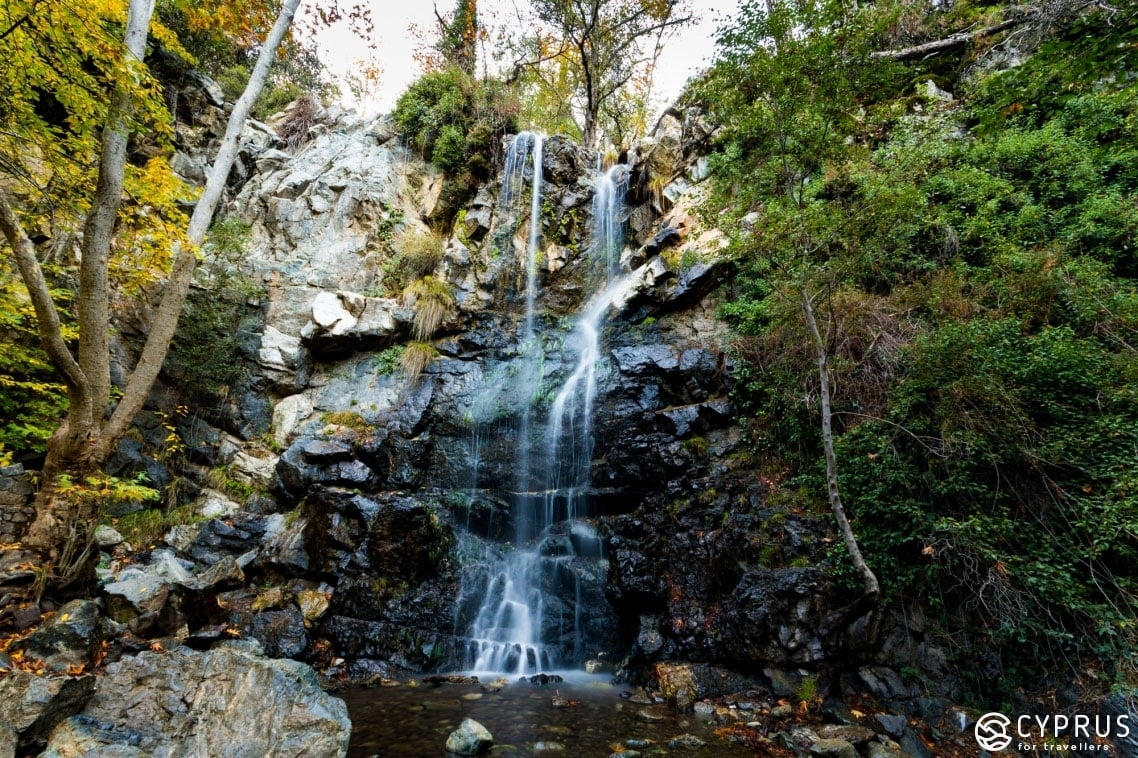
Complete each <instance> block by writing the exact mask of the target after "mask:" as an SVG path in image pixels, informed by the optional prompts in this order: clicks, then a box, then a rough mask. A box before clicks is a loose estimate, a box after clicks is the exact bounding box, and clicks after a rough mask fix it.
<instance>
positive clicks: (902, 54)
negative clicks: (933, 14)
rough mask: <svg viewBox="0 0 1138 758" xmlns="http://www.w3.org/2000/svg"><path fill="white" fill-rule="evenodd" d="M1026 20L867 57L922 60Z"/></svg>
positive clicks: (1005, 23)
mask: <svg viewBox="0 0 1138 758" xmlns="http://www.w3.org/2000/svg"><path fill="white" fill-rule="evenodd" d="M1027 19H1028V16H1027V15H1024V16H1021V17H1019V18H1013V19H1008V20H1007V21H1002V22H1000V23H998V24H995V25H994V26H987V27H985V28H983V29H977V30H976V31H974V32H958V33H957V34H952V35H949V36H948V37H945V38H944V39H938V40H933V41H932V42H925V43H924V44H921V45H914V46H913V47H903V48H901V49H900V50H878V51H877V52H874V53H870V54H869V57H870V58H871V59H874V60H893V61H907V60H911V59H913V58H922V57H924V56H926V55H929V54H931V53H936V52H939V51H941V50H944V49H946V48H949V47H956V46H957V45H964V44H967V43H969V42H972V41H974V40H978V39H980V38H981V37H988V36H991V35H993V34H998V33H999V32H1002V31H1004V30H1005V29H1011V28H1012V27H1013V26H1018V25H1020V24H1022V23H1023V22H1024V21H1026V20H1027Z"/></svg>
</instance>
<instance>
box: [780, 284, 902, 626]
mask: <svg viewBox="0 0 1138 758" xmlns="http://www.w3.org/2000/svg"><path fill="white" fill-rule="evenodd" d="M798 294H799V296H800V297H801V298H802V313H803V316H805V318H806V328H807V329H808V330H809V332H810V340H811V342H813V343H814V353H815V356H816V357H817V359H818V382H819V384H820V389H819V392H818V394H819V396H820V399H821V405H822V446H823V447H824V448H825V452H826V490H827V494H828V495H829V498H830V510H832V511H833V512H834V520H836V521H837V522H838V531H839V532H840V533H841V535H842V540H843V541H844V542H845V544H846V551H847V552H848V553H849V554H850V560H851V561H852V562H853V565H854V568H855V569H856V570H857V572H858V574H860V575H861V580H862V587H863V593H864V599H865V600H866V601H868V603H869V604H870V606H872V605H874V604H876V602H877V599H878V597H879V596H880V595H881V586H880V585H879V584H878V583H877V577H876V576H875V575H874V573H873V571H872V570H871V569H870V568H869V565H868V564H867V563H866V562H865V558H864V557H862V554H861V548H859V547H858V544H857V537H856V536H855V535H854V531H853V527H851V526H850V522H849V519H848V518H846V509H845V507H844V506H843V505H842V496H841V493H840V491H839V490H838V459H837V457H836V456H835V455H834V433H833V429H832V427H831V417H832V414H831V412H830V368H829V356H828V353H827V352H826V343H825V342H824V341H823V340H822V334H821V332H819V331H818V321H817V319H816V318H815V317H814V306H813V303H812V302H811V298H810V295H809V293H808V292H807V291H806V288H805V287H804V286H800V287H799V288H798Z"/></svg>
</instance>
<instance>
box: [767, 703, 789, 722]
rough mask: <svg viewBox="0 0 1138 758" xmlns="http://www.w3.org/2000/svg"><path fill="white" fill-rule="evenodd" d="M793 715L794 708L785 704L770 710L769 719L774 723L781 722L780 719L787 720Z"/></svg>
mask: <svg viewBox="0 0 1138 758" xmlns="http://www.w3.org/2000/svg"><path fill="white" fill-rule="evenodd" d="M793 715H794V707H793V706H790V705H787V704H785V703H784V704H782V705H776V706H775V707H774V708H771V718H772V719H775V720H776V721H781V720H782V719H788V718H790V717H791V716H793Z"/></svg>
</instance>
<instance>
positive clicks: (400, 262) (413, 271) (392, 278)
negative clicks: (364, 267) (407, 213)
mask: <svg viewBox="0 0 1138 758" xmlns="http://www.w3.org/2000/svg"><path fill="white" fill-rule="evenodd" d="M392 247H393V249H394V250H395V254H394V255H393V256H392V257H391V258H390V259H388V260H387V261H386V262H385V263H384V264H383V284H384V288H385V289H386V290H387V291H388V292H400V291H401V290H404V289H406V287H407V285H408V284H410V283H411V282H413V281H415V280H416V279H420V278H422V277H424V276H427V275H428V274H430V273H431V272H433V271H434V270H435V268H437V267H438V265H439V263H440V262H441V261H442V259H443V240H442V238H440V237H439V236H438V235H437V234H434V233H433V232H430V231H427V230H425V229H422V230H420V229H411V230H408V231H407V232H405V233H404V234H402V235H401V236H400V237H399V239H397V240H396V241H395V242H393V243H392Z"/></svg>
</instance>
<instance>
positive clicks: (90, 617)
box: [26, 600, 103, 671]
mask: <svg viewBox="0 0 1138 758" xmlns="http://www.w3.org/2000/svg"><path fill="white" fill-rule="evenodd" d="M101 620H102V617H101V614H100V613H99V606H97V605H96V604H95V603H94V602H93V601H91V600H72V601H71V602H69V603H67V604H66V605H64V606H63V607H62V608H60V609H59V610H58V611H57V612H56V614H55V615H54V616H52V617H51V618H50V619H49V620H48V621H47V622H46V623H45V624H44V625H43V626H41V627H40V628H39V629H37V630H35V631H34V632H32V634H31V635H30V636H29V637H28V639H27V642H26V644H27V649H26V654H27V656H28V657H34V658H43V659H44V661H45V662H46V663H47V665H48V667H49V668H51V669H53V670H55V671H66V670H67V669H68V668H70V667H72V666H85V665H87V664H89V663H91V662H92V660H93V657H94V654H95V651H96V649H97V648H98V647H99V643H100V642H102V640H103V628H102V624H101V623H100V622H101Z"/></svg>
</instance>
